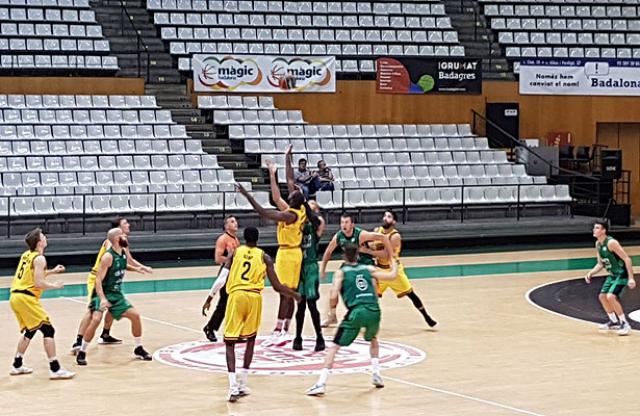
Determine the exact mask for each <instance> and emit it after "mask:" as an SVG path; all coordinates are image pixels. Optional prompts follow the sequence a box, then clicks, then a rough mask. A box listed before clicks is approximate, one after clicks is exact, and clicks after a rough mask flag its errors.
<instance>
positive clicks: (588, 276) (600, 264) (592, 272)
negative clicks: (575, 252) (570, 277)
mask: <svg viewBox="0 0 640 416" xmlns="http://www.w3.org/2000/svg"><path fill="white" fill-rule="evenodd" d="M596 256H598V262H597V263H596V265H595V266H593V269H591V270H590V271H589V272H588V273H587V274H586V276H585V277H584V280H585V281H586V282H587V283H591V278H592V277H593V275H595V274H596V273H598V272H599V271H600V270H602V269H603V268H604V263H603V262H602V259H601V258H600V252H599V251H598V243H596Z"/></svg>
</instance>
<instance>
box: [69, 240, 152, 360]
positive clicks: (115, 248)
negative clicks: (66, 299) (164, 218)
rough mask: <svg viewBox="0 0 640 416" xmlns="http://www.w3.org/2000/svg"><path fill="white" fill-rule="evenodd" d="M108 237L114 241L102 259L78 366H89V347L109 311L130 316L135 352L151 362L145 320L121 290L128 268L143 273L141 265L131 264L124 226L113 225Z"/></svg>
mask: <svg viewBox="0 0 640 416" xmlns="http://www.w3.org/2000/svg"><path fill="white" fill-rule="evenodd" d="M107 239H108V240H109V242H110V243H111V247H110V248H109V249H108V250H107V251H106V252H105V253H104V255H103V256H102V259H101V260H100V266H99V267H98V273H97V276H96V286H95V289H94V290H93V294H92V296H91V302H89V309H90V310H91V312H92V313H91V322H90V323H89V326H88V327H87V329H86V330H85V334H84V339H83V340H82V346H81V347H80V351H78V355H77V356H76V363H78V365H87V349H88V347H89V344H90V343H91V340H92V339H93V336H94V335H95V332H96V329H97V328H98V326H99V325H100V322H101V321H102V315H103V313H104V312H105V311H107V310H108V311H109V313H110V314H111V315H112V316H113V318H114V319H116V320H120V318H127V319H129V320H130V321H131V333H132V334H133V337H134V339H135V349H134V351H133V353H134V354H135V356H136V357H137V358H139V359H142V360H145V361H151V354H149V353H148V352H147V351H145V349H144V348H143V347H142V321H141V319H140V314H139V313H138V311H137V310H136V309H135V308H134V307H133V306H132V305H131V304H130V303H129V301H127V299H126V298H125V297H124V294H123V293H122V281H123V280H124V274H125V271H126V270H134V271H137V272H141V270H140V267H139V266H133V265H130V264H128V259H127V251H126V248H127V247H128V245H129V242H128V240H127V237H126V235H125V234H124V232H123V231H122V229H120V228H112V229H111V230H109V232H108V233H107Z"/></svg>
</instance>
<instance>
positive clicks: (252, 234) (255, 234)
mask: <svg viewBox="0 0 640 416" xmlns="http://www.w3.org/2000/svg"><path fill="white" fill-rule="evenodd" d="M259 237H260V232H259V231H258V229H257V228H256V227H247V228H245V229H244V242H245V243H247V244H258V238H259Z"/></svg>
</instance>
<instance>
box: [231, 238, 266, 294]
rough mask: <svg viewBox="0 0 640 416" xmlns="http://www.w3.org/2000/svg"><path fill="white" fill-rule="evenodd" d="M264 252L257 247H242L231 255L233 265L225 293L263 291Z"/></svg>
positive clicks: (264, 272)
mask: <svg viewBox="0 0 640 416" xmlns="http://www.w3.org/2000/svg"><path fill="white" fill-rule="evenodd" d="M263 256H264V251H262V249H260V248H258V247H249V246H246V245H242V246H240V247H238V248H237V249H236V251H235V252H234V253H233V263H232V264H231V270H230V271H229V279H228V280H227V293H229V294H231V293H233V292H235V291H237V290H247V291H251V292H260V291H262V289H264V278H265V275H266V273H267V266H266V264H265V263H264V259H263Z"/></svg>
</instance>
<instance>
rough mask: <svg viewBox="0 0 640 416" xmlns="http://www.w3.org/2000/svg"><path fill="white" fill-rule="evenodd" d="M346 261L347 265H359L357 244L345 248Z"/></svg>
mask: <svg viewBox="0 0 640 416" xmlns="http://www.w3.org/2000/svg"><path fill="white" fill-rule="evenodd" d="M343 250H344V260H345V261H346V262H347V263H357V262H358V252H359V250H358V246H357V245H356V244H347V245H346V246H344V249H343Z"/></svg>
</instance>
